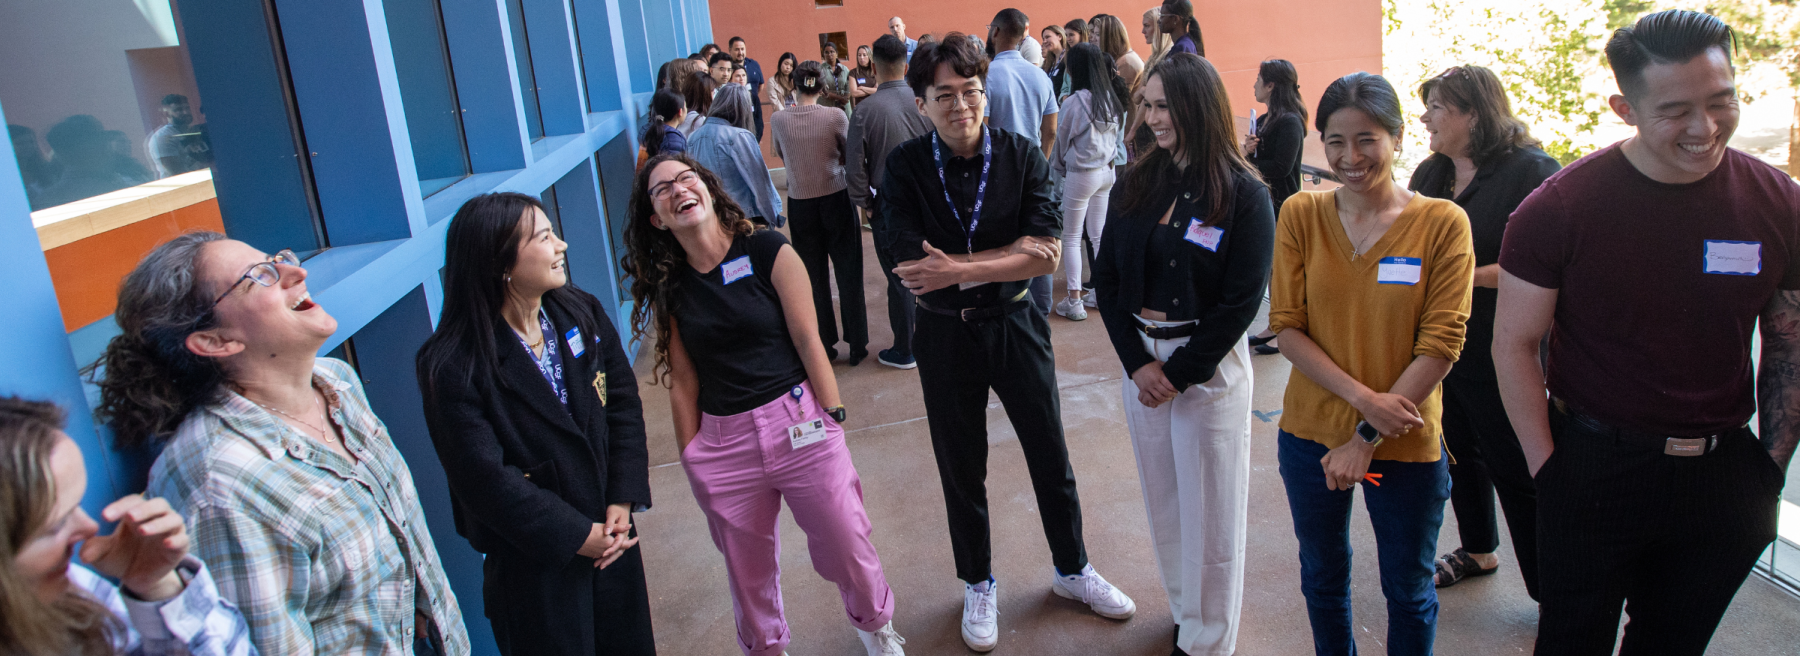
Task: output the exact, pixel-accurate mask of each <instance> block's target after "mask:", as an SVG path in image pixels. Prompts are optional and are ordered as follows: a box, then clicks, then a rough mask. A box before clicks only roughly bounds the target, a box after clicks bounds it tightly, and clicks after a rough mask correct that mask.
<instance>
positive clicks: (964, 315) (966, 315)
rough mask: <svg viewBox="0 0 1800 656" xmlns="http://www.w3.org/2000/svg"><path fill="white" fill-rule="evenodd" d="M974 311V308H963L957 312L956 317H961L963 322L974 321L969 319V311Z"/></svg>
mask: <svg viewBox="0 0 1800 656" xmlns="http://www.w3.org/2000/svg"><path fill="white" fill-rule="evenodd" d="M974 309H976V308H963V309H962V310H960V311H958V312H957V316H959V317H961V318H962V320H963V321H974V319H970V318H969V311H970V310H974Z"/></svg>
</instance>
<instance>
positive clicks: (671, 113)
mask: <svg viewBox="0 0 1800 656" xmlns="http://www.w3.org/2000/svg"><path fill="white" fill-rule="evenodd" d="M686 108H687V101H686V100H684V99H682V97H681V94H679V93H675V92H674V91H670V90H668V89H663V90H661V91H657V92H656V95H654V96H651V97H650V117H649V118H650V124H649V125H647V126H645V127H644V139H643V141H644V153H645V154H646V155H649V156H650V157H655V156H656V155H657V153H660V152H662V145H663V138H664V137H667V136H668V134H669V131H670V130H672V129H674V128H671V127H669V124H668V122H669V121H671V120H674V118H675V117H676V116H679V115H681V110H683V109H686Z"/></svg>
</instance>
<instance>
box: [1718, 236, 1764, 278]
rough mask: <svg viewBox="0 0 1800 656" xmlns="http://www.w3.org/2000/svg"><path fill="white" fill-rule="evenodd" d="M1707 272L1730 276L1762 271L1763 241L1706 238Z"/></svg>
mask: <svg viewBox="0 0 1800 656" xmlns="http://www.w3.org/2000/svg"><path fill="white" fill-rule="evenodd" d="M1706 272H1707V273H1719V274H1724V275H1728V276H1754V275H1756V274H1759V273H1762V242H1760V241H1720V240H1717V239H1708V240H1706Z"/></svg>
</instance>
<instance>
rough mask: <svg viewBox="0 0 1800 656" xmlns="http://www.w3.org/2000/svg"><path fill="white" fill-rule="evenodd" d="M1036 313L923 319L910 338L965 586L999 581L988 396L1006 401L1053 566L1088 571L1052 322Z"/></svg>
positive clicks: (1027, 310)
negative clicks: (990, 493) (992, 525)
mask: <svg viewBox="0 0 1800 656" xmlns="http://www.w3.org/2000/svg"><path fill="white" fill-rule="evenodd" d="M1034 310H1035V308H1030V307H1027V308H1024V309H1021V310H1019V311H1016V312H1012V313H1009V314H1007V315H1006V316H1003V317H999V318H996V319H988V320H978V321H963V320H962V319H960V318H957V317H950V316H945V315H942V314H937V313H935V312H928V311H920V312H919V314H918V320H919V326H918V330H917V331H916V332H914V333H913V351H914V355H916V356H917V357H918V360H919V386H920V387H921V388H922V389H923V391H924V399H925V414H926V415H927V417H926V420H927V421H928V422H929V424H930V426H931V448H932V451H933V452H934V453H935V454H936V455H937V466H938V478H939V479H940V481H941V482H942V483H943V485H944V506H945V510H946V514H947V515H948V517H949V520H950V547H951V549H952V550H953V551H954V552H955V553H956V576H957V578H960V579H962V580H963V581H966V582H968V583H979V582H981V581H986V580H988V578H990V577H991V576H992V575H993V566H992V560H993V546H992V543H991V540H990V531H989V527H988V498H987V459H988V434H987V400H988V389H990V388H992V389H993V390H994V393H995V394H997V395H998V396H999V397H1000V404H1001V406H1003V407H1004V408H1005V409H1006V416H1007V418H1008V419H1009V420H1011V421H1012V426H1013V432H1014V433H1016V434H1017V435H1018V438H1019V447H1020V448H1021V449H1022V450H1023V451H1024V454H1025V468H1026V471H1027V472H1029V473H1030V475H1031V488H1032V491H1033V492H1035V493H1036V495H1037V504H1038V516H1039V517H1040V518H1041V519H1042V520H1043V523H1044V537H1045V538H1046V539H1047V540H1049V542H1050V555H1051V560H1052V563H1053V564H1055V565H1056V569H1057V570H1059V571H1061V572H1062V573H1064V574H1074V573H1077V572H1080V571H1081V570H1082V568H1084V567H1086V566H1087V548H1086V546H1084V545H1083V543H1082V539H1081V498H1080V496H1079V495H1077V493H1076V491H1075V470H1074V469H1073V468H1072V467H1070V466H1069V449H1068V447H1067V446H1066V445H1065V444H1064V443H1063V426H1062V402H1061V398H1060V396H1059V395H1058V392H1057V389H1056V360H1055V357H1054V356H1053V355H1052V354H1051V352H1050V324H1049V322H1047V321H1046V320H1045V319H1044V315H1043V314H1040V313H1038V312H1036V311H1034ZM1007 496H1010V495H1007Z"/></svg>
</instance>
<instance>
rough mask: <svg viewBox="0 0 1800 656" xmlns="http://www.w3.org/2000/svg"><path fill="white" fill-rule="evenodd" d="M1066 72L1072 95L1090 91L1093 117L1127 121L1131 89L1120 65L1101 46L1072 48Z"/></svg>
mask: <svg viewBox="0 0 1800 656" xmlns="http://www.w3.org/2000/svg"><path fill="white" fill-rule="evenodd" d="M1064 70H1066V71H1068V72H1069V93H1070V94H1074V93H1075V92H1077V91H1081V90H1083V89H1086V90H1087V92H1088V94H1089V96H1088V115H1089V116H1092V117H1093V119H1094V120H1095V121H1101V122H1105V123H1123V122H1124V117H1125V99H1126V98H1129V97H1131V89H1130V88H1129V87H1126V86H1125V80H1124V79H1122V78H1120V77H1119V73H1118V62H1117V61H1115V60H1114V59H1113V58H1112V57H1108V56H1107V55H1106V53H1104V52H1101V51H1100V46H1097V45H1094V44H1092V43H1088V42H1086V41H1083V42H1081V43H1078V44H1075V47H1073V48H1070V49H1069V58H1068V60H1067V63H1065V64H1064Z"/></svg>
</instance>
